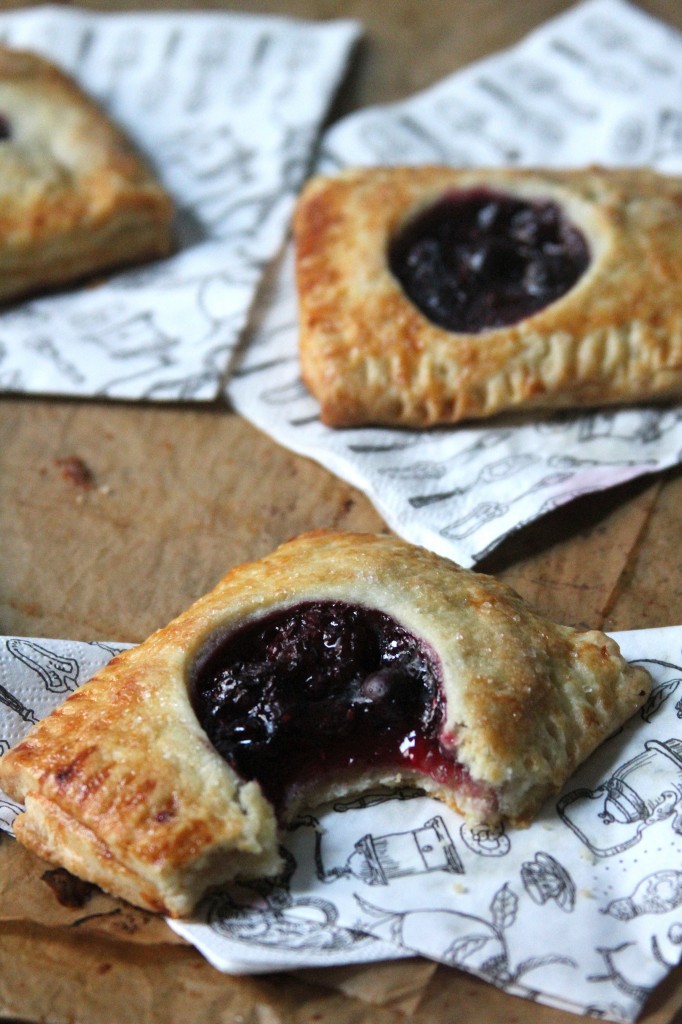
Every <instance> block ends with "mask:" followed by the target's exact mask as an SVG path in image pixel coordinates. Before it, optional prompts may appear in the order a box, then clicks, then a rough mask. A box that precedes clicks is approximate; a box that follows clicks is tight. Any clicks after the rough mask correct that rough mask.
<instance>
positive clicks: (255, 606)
mask: <svg viewBox="0 0 682 1024" xmlns="http://www.w3.org/2000/svg"><path fill="white" fill-rule="evenodd" d="M649 688H650V680H649V676H648V675H647V673H646V672H644V671H643V670H642V669H640V668H636V667H632V666H629V665H628V664H627V663H626V662H625V661H624V660H623V658H622V656H621V655H620V652H619V650H618V647H617V645H616V644H615V643H614V642H613V641H612V640H610V639H609V638H608V637H606V636H605V635H604V634H603V633H600V632H596V631H588V632H581V631H578V630H575V629H571V628H569V627H565V626H558V625H554V624H553V623H550V622H548V621H546V620H544V619H542V618H540V617H538V616H537V615H536V614H534V613H533V611H531V609H530V608H529V607H528V606H527V605H526V604H525V602H524V601H523V600H522V599H521V598H520V597H519V596H518V595H517V594H516V593H515V592H514V591H512V590H511V589H509V588H508V587H507V586H505V585H504V584H502V583H500V582H498V581H497V580H495V579H493V578H492V577H488V576H483V575H478V574H475V573H473V572H470V571H468V570H465V569H462V568H460V567H459V566H457V565H455V564H454V563H452V562H449V561H448V560H446V559H444V558H441V557H439V556H437V555H434V554H432V553H430V552H428V551H426V550H424V549H421V548H415V547H412V546H410V545H408V544H406V543H405V542H403V541H401V540H398V539H395V538H392V537H388V536H383V535H373V534H370V535H364V534H343V533H336V532H331V531H330V532H326V531H320V532H316V533H311V534H305V535H303V536H301V537H299V538H298V539H296V540H293V541H291V542H289V543H287V544H284V545H282V546H281V547H280V548H278V549H277V550H276V551H275V552H274V553H273V554H271V555H269V556H267V557H265V558H263V559H261V560H260V561H257V562H253V563H249V564H245V565H241V566H238V567H237V568H236V569H233V570H232V571H231V572H230V573H228V575H227V576H225V578H224V579H223V580H222V581H221V582H220V583H218V585H217V586H216V587H215V589H214V590H212V591H211V592H210V593H209V594H207V595H206V596H205V597H203V598H201V599H200V600H199V601H197V602H196V604H194V605H193V606H192V607H191V608H189V610H188V611H186V612H184V613H183V614H182V615H180V616H179V617H178V618H177V619H175V620H174V621H173V622H171V623H170V625H169V626H167V627H166V628H165V629H161V630H159V631H158V632H157V633H155V634H153V635H152V636H151V637H150V638H149V639H148V640H147V641H145V643H143V644H141V645H140V646H139V647H136V648H133V649H131V650H130V651H127V652H126V653H124V654H122V655H119V656H117V657H116V658H114V659H113V661H112V662H111V663H110V664H109V665H108V666H107V667H106V668H104V669H103V670H102V671H101V672H99V673H98V674H97V675H96V676H95V678H94V679H93V680H92V681H90V682H89V683H86V684H85V685H84V686H83V687H82V688H81V689H80V690H78V691H76V692H75V693H74V694H73V695H71V696H70V697H69V698H68V699H67V700H66V702H65V703H64V704H63V705H62V706H61V707H60V708H59V709H57V710H56V711H54V712H53V713H52V714H51V715H50V716H49V717H48V718H46V719H44V720H43V721H42V722H40V723H39V724H38V725H36V726H34V727H33V728H32V730H31V731H30V732H29V734H28V735H27V737H26V738H25V739H24V740H23V741H21V742H20V743H19V744H17V745H16V746H15V747H14V748H13V749H12V750H10V751H9V752H8V753H6V754H5V755H4V757H2V759H0V785H2V787H3V788H4V789H5V790H6V791H7V793H8V794H9V795H10V796H11V797H13V798H14V799H15V800H18V801H21V802H23V803H24V805H25V808H26V810H25V813H24V814H22V815H20V816H19V818H18V819H17V821H16V824H15V831H16V834H17V836H18V838H19V839H20V840H21V841H22V842H23V843H24V844H25V845H26V846H28V847H30V848H31V849H33V850H35V851H36V852H37V853H38V854H39V855H40V856H42V857H45V858H47V859H48V860H53V861H56V862H57V863H59V864H61V865H63V866H64V867H66V868H68V869H69V870H70V871H72V872H73V873H75V874H76V875H79V876H81V877H83V878H85V879H88V880H89V881H91V882H96V883H98V884H99V885H101V886H102V887H103V888H105V889H107V890H109V891H110V892H112V893H114V894H115V895H118V896H122V897H124V898H125V899H127V900H130V901H131V902H132V903H136V904H139V905H140V906H142V907H147V908H150V909H152V910H158V911H165V912H166V913H167V914H171V915H177V916H181V915H186V914H188V913H190V911H191V910H192V908H193V906H194V905H195V903H196V902H197V900H198V899H199V898H200V896H201V895H202V893H203V892H204V891H205V890H206V888H207V887H208V886H210V885H211V884H215V883H218V882H222V881H225V880H227V879H229V878H231V877H234V876H235V875H237V874H240V875H243V876H248V875H252V876H253V875H258V874H267V873H273V872H274V871H276V869H277V866H278V856H277V841H276V835H277V824H278V821H279V822H282V821H286V820H287V819H289V818H290V817H291V816H292V815H293V814H294V813H295V812H296V811H297V810H300V809H301V808H302V807H303V806H307V807H312V806H314V805H315V804H318V803H320V802H323V801H325V800H328V799H331V798H336V797H339V796H341V795H344V794H347V793H349V792H352V793H355V792H360V791H362V790H365V789H367V788H369V787H374V786H377V785H388V786H394V785H398V784H403V783H404V784H411V783H414V784H417V785H419V786H422V787H423V788H425V789H426V790H427V791H428V792H430V793H432V794H434V795H435V796H437V797H440V798H441V799H442V800H444V801H446V802H447V803H448V804H451V805H452V806H453V807H455V808H457V809H459V810H460V811H461V812H462V813H463V814H464V815H465V816H466V817H467V818H468V819H469V820H470V821H472V822H489V823H494V822H498V821H500V820H501V819H506V820H508V821H510V822H511V823H515V824H519V825H523V824H526V823H528V822H529V821H530V820H531V818H532V817H533V815H534V814H535V813H536V812H537V811H538V809H539V808H540V806H541V804H542V802H543V801H544V800H545V799H546V798H547V797H548V796H549V795H551V794H552V793H555V792H556V791H557V790H558V789H559V788H560V787H561V785H562V784H563V782H564V781H565V780H566V779H567V778H568V776H569V775H570V774H571V772H572V771H573V770H574V769H575V767H576V766H577V765H578V764H579V763H580V762H581V761H582V760H583V759H584V758H585V757H587V755H588V754H589V753H590V752H591V751H592V750H593V749H594V748H595V747H596V746H597V744H599V743H600V742H601V741H602V740H603V739H604V738H605V737H606V736H608V735H609V734H610V733H612V732H613V731H614V730H616V729H617V728H618V727H619V726H620V725H621V724H622V723H623V721H625V719H627V718H628V717H629V716H630V715H632V714H633V713H634V711H635V710H636V709H637V708H638V707H639V706H640V705H641V704H642V703H643V701H644V700H645V698H646V696H647V695H648V692H649Z"/></svg>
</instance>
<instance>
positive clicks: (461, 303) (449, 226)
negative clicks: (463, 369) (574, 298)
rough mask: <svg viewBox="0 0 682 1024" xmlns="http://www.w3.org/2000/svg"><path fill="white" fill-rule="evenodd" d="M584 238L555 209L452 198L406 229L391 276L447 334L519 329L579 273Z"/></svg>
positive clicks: (470, 194) (486, 196) (481, 194)
mask: <svg viewBox="0 0 682 1024" xmlns="http://www.w3.org/2000/svg"><path fill="white" fill-rule="evenodd" d="M589 258H590V254H589V250H588V247H587V243H586V241H585V239H584V238H583V236H582V234H581V233H580V232H579V231H578V230H577V228H575V227H574V226H573V225H572V224H570V223H569V221H568V220H567V219H566V218H565V217H564V216H563V214H562V212H561V210H560V209H559V207H558V206H557V205H556V204H555V203H552V202H529V201H525V200H522V199H517V198H515V197H514V196H509V195H503V194H501V193H497V192H493V191H491V190H488V189H484V188H477V189H471V190H470V191H466V192H452V193H450V194H448V195H446V196H444V197H443V198H442V199H440V200H438V202H437V203H434V204H433V205H432V206H431V207H429V208H428V209H426V210H424V211H423V212H421V213H419V214H418V215H417V216H415V217H414V218H413V219H412V220H411V221H409V222H408V223H407V224H406V225H405V226H404V227H403V228H402V230H401V231H400V232H399V233H398V234H397V235H396V237H395V238H393V239H392V241H391V242H390V245H389V250H388V262H389V266H390V269H391V272H392V273H393V274H394V276H395V277H396V278H397V279H398V281H399V282H400V284H401V286H402V288H403V290H404V292H405V294H406V295H407V296H408V298H409V299H410V300H411V301H412V302H413V303H414V304H415V306H417V308H418V309H419V310H420V311H421V312H422V313H423V314H424V316H426V317H427V318H428V319H429V320H431V321H432V322H433V323H434V324H437V325H438V326H439V327H444V328H445V329H446V330H448V331H456V332H462V333H469V334H477V333H479V332H481V331H485V330H489V329H491V328H494V327H502V326H505V325H507V324H514V323H518V321H520V320H523V319H525V317H527V316H530V315H531V314H533V313H536V312H537V311H538V310H540V309H543V308H544V307H545V306H548V305H549V304H550V303H551V302H554V301H555V300H556V299H558V298H559V297H560V296H562V295H564V294H565V293H566V292H567V291H568V290H569V289H570V288H571V287H572V286H573V285H574V284H575V283H576V281H577V280H578V278H579V277H581V275H582V274H583V273H584V271H585V269H586V268H587V266H588V263H589Z"/></svg>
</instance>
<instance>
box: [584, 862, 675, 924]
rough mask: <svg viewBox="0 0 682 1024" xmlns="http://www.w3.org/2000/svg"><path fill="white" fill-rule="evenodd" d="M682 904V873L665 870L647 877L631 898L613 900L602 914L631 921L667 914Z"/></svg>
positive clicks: (639, 884)
mask: <svg viewBox="0 0 682 1024" xmlns="http://www.w3.org/2000/svg"><path fill="white" fill-rule="evenodd" d="M680 904H682V871H674V870H671V869H663V870H662V871H654V872H653V873H652V874H650V875H646V876H645V877H644V878H643V879H642V880H641V882H638V884H637V886H636V887H635V889H634V890H633V892H632V893H631V895H630V896H623V897H620V898H619V899H616V900H612V901H611V902H610V903H609V904H608V905H607V906H606V907H604V909H603V911H602V913H604V914H610V915H611V917H617V918H618V920H619V921H630V920H632V918H633V917H637V916H638V915H640V914H667V913H668V912H669V911H671V910H676V909H677V907H679V906H680Z"/></svg>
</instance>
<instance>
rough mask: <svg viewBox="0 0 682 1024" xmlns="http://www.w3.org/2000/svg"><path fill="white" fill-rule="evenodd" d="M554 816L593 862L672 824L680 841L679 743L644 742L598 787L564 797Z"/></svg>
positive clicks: (681, 770) (681, 755)
mask: <svg viewBox="0 0 682 1024" xmlns="http://www.w3.org/2000/svg"><path fill="white" fill-rule="evenodd" d="M557 812H558V814H559V816H560V817H561V819H562V820H563V821H564V823H565V824H566V825H567V826H568V827H569V828H570V829H571V830H572V831H573V832H574V833H575V835H576V836H577V837H578V838H579V839H580V841H581V842H582V843H584V844H585V846H587V848H588V849H589V850H590V851H591V852H592V853H593V854H595V855H596V856H597V857H613V856H615V855H616V854H619V853H622V852H623V851H624V850H628V849H630V848H631V847H632V846H635V845H636V844H637V843H639V842H640V840H641V839H642V836H643V833H644V832H645V831H646V829H648V828H650V827H651V826H653V825H658V824H659V823H660V822H664V821H668V820H670V819H671V827H672V830H673V832H675V833H676V834H678V835H682V740H678V739H674V738H673V739H669V740H667V741H660V740H647V741H646V742H645V744H644V749H643V750H642V751H641V752H640V753H638V754H636V755H635V756H634V757H632V758H630V759H629V760H628V761H625V763H624V764H621V765H620V766H619V767H618V768H616V770H615V771H614V772H613V774H612V775H611V776H610V777H609V778H608V779H607V780H606V782H604V783H602V784H601V785H600V786H597V787H596V788H595V789H588V788H585V787H580V788H578V789H574V790H571V792H569V793H566V794H565V795H564V796H563V797H561V799H560V800H559V802H558V803H557Z"/></svg>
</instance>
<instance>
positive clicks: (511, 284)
mask: <svg viewBox="0 0 682 1024" xmlns="http://www.w3.org/2000/svg"><path fill="white" fill-rule="evenodd" d="M294 233H295V242H296V273H297V290H298V298H299V312H300V358H301V368H302V374H303V378H304V380H305V382H306V384H307V386H308V388H309V389H310V391H311V392H312V393H313V394H314V395H315V397H316V398H317V399H318V400H319V402H320V405H321V415H322V419H323V421H324V422H325V423H326V424H328V425H330V426H334V427H342V426H352V425H360V424H384V425H403V426H410V427H429V426H432V425H435V424H446V423H455V422H457V421H459V420H462V419H466V418H479V417H486V416H491V415H493V414H495V413H499V412H502V411H505V410H525V409H534V408H547V409H558V408H578V407H585V406H594V405H601V404H607V403H618V402H621V403H622V402H639V401H642V400H647V401H648V400H660V399H666V398H671V397H676V398H679V397H680V396H681V395H682V178H679V177H666V176H662V175H657V174H655V173H654V172H651V171H646V170H642V169H639V170H632V169H630V170H606V169H598V168H592V169H585V170H568V171H549V170H548V171H530V170H521V169H516V170H515V169H486V170H473V169H471V170H455V169H452V168H447V167H436V166H430V167H395V168H373V169H361V170H349V171H346V172H343V173H341V174H339V175H338V176H336V177H328V178H326V177H317V178H313V179H312V180H311V181H310V182H309V183H308V184H307V186H306V187H305V189H304V190H303V192H302V194H301V196H300V197H299V202H298V205H297V210H296V214H295V223H294Z"/></svg>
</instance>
